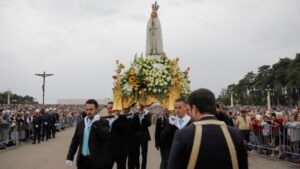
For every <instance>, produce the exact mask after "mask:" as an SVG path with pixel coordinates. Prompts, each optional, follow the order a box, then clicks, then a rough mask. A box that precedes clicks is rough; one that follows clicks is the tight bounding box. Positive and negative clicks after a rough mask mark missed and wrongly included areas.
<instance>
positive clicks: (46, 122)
mask: <svg viewBox="0 0 300 169" xmlns="http://www.w3.org/2000/svg"><path fill="white" fill-rule="evenodd" d="M41 113H42V141H44V140H45V138H46V141H48V139H49V138H50V134H51V133H50V127H51V126H50V125H51V118H50V115H49V109H46V110H44V109H42V110H41Z"/></svg>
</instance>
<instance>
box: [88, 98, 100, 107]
mask: <svg viewBox="0 0 300 169" xmlns="http://www.w3.org/2000/svg"><path fill="white" fill-rule="evenodd" d="M85 104H93V105H95V107H96V109H97V108H98V102H97V101H96V100H95V99H88V100H87V101H86V102H85Z"/></svg>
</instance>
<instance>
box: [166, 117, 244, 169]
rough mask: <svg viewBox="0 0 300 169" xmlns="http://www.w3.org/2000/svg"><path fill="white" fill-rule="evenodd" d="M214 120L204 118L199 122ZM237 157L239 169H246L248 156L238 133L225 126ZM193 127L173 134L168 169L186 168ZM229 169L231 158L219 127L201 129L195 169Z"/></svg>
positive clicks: (210, 126)
mask: <svg viewBox="0 0 300 169" xmlns="http://www.w3.org/2000/svg"><path fill="white" fill-rule="evenodd" d="M208 119H216V118H215V117H206V118H203V119H201V120H208ZM227 127H228V130H229V133H230V135H231V138H232V140H233V143H234V145H235V149H236V152H237V157H238V164H239V169H248V155H247V150H246V148H245V145H244V140H243V138H242V136H241V134H240V132H239V131H238V130H237V129H236V128H233V127H230V126H227ZM194 136H195V125H190V126H188V127H186V128H184V129H182V130H179V131H177V132H176V134H175V138H174V141H173V145H172V149H171V154H170V158H169V163H168V169H185V168H187V166H188V163H189V159H190V155H191V151H192V147H193V141H194ZM200 168H201V169H215V168H216V169H217V168H222V169H231V168H232V164H231V158H230V154H229V150H228V147H227V144H226V140H225V137H224V135H223V132H222V130H221V128H220V127H219V126H216V125H207V126H203V128H202V141H201V146H200V152H199V155H198V159H197V163H196V167H195V169H200Z"/></svg>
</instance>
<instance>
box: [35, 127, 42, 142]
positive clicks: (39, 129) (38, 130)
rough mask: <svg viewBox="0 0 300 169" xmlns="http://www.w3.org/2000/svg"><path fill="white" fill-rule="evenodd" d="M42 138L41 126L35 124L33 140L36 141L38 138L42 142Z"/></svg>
mask: <svg viewBox="0 0 300 169" xmlns="http://www.w3.org/2000/svg"><path fill="white" fill-rule="evenodd" d="M40 138H41V128H40V127H35V126H34V129H33V142H34V143H35V141H36V140H38V142H40Z"/></svg>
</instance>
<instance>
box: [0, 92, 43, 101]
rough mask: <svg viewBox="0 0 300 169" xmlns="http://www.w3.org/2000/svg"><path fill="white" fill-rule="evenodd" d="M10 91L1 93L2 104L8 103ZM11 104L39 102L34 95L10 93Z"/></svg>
mask: <svg viewBox="0 0 300 169" xmlns="http://www.w3.org/2000/svg"><path fill="white" fill-rule="evenodd" d="M7 96H8V91H6V92H3V93H0V104H7ZM10 103H11V104H36V103H37V102H36V101H35V99H34V98H33V97H32V96H28V95H26V96H20V95H17V94H13V93H11V94H10Z"/></svg>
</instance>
